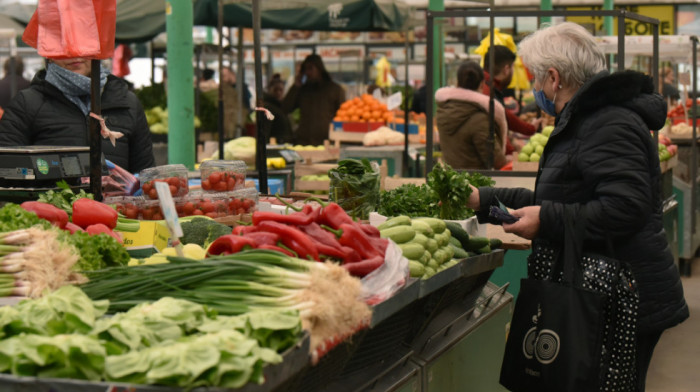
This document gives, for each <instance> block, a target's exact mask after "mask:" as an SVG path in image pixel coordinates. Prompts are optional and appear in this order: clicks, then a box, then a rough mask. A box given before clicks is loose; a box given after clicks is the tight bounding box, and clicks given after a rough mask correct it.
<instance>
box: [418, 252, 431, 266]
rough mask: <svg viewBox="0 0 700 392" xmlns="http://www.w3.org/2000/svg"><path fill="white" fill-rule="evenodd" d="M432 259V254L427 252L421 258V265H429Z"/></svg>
mask: <svg viewBox="0 0 700 392" xmlns="http://www.w3.org/2000/svg"><path fill="white" fill-rule="evenodd" d="M430 257H431V255H430V252H428V251H427V250H426V251H425V252H423V256H421V257H420V260H419V261H420V262H421V263H423V264H424V265H425V264H428V261H430Z"/></svg>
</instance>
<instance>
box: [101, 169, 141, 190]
mask: <svg viewBox="0 0 700 392" xmlns="http://www.w3.org/2000/svg"><path fill="white" fill-rule="evenodd" d="M105 163H106V164H107V170H108V171H109V175H108V176H102V194H103V195H104V196H105V197H110V196H131V195H134V194H135V193H136V191H138V190H139V189H140V188H141V184H140V183H139V179H138V178H136V177H134V175H133V174H131V173H129V172H128V171H126V170H124V169H122V168H121V167H120V166H119V165H115V164H114V163H112V162H110V161H108V160H105Z"/></svg>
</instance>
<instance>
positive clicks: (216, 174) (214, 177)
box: [209, 172, 221, 186]
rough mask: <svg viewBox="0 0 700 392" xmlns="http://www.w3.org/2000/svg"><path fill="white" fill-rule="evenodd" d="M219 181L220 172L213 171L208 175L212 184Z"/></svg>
mask: <svg viewBox="0 0 700 392" xmlns="http://www.w3.org/2000/svg"><path fill="white" fill-rule="evenodd" d="M219 181H221V172H213V173H211V174H210V175H209V183H210V184H211V185H212V186H214V185H216V183H218V182H219Z"/></svg>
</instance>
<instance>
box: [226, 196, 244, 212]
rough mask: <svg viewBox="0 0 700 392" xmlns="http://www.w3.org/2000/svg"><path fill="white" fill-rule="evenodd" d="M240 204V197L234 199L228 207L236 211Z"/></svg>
mask: <svg viewBox="0 0 700 392" xmlns="http://www.w3.org/2000/svg"><path fill="white" fill-rule="evenodd" d="M240 206H241V202H240V201H239V200H238V199H233V200H231V201H230V202H229V203H228V209H229V211H231V212H235V211H236V210H237V209H238V207H240Z"/></svg>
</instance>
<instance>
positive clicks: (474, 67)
mask: <svg viewBox="0 0 700 392" xmlns="http://www.w3.org/2000/svg"><path fill="white" fill-rule="evenodd" d="M483 84H484V71H483V69H481V67H480V66H479V64H477V63H476V62H474V61H466V62H464V63H462V65H461V66H460V67H459V69H458V70H457V87H443V88H441V89H439V90H437V91H436V92H435V101H436V102H437V114H436V117H437V126H438V130H439V132H440V149H441V150H442V156H443V158H444V160H445V162H446V163H447V164H448V165H450V166H452V167H453V168H455V169H483V170H488V169H491V167H490V164H489V162H490V160H491V159H493V167H495V168H496V169H499V168H501V167H502V166H503V165H505V164H506V156H505V149H504V148H503V143H504V142H505V135H506V133H507V132H508V125H507V124H506V115H505V110H504V109H503V106H502V105H501V104H500V103H499V102H498V101H495V102H494V119H495V126H496V129H495V135H494V144H493V149H492V150H489V149H488V147H487V146H488V139H489V132H490V131H489V97H488V96H487V95H484V94H482V93H481V92H480V91H481V88H482V87H483Z"/></svg>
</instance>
